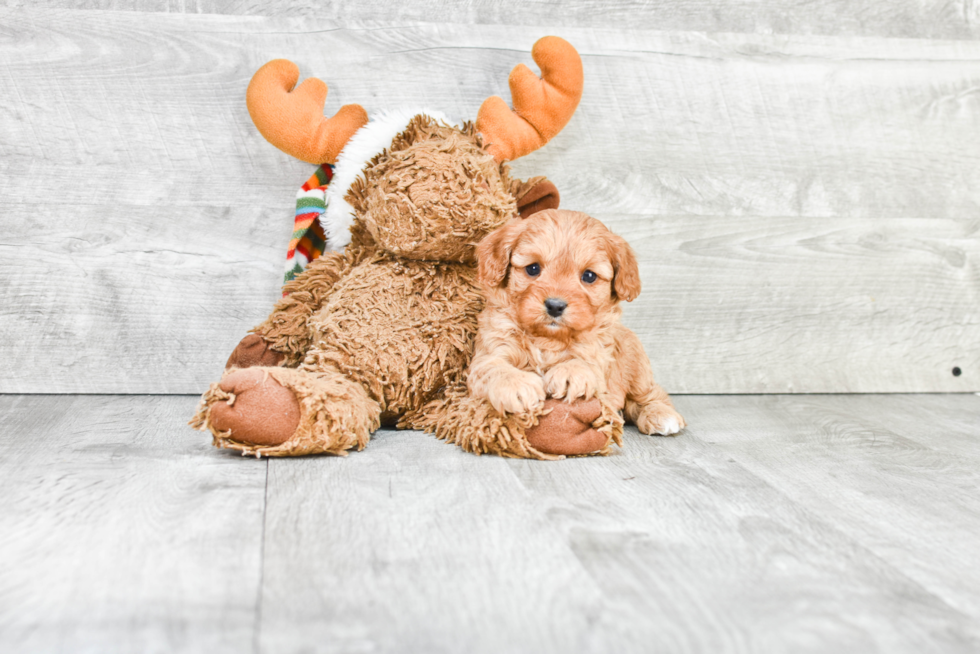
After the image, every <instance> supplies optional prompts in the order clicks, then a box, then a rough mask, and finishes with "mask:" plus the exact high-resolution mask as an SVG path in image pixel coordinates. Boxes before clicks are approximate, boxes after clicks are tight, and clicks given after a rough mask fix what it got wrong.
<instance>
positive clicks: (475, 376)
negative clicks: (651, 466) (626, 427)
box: [468, 209, 685, 435]
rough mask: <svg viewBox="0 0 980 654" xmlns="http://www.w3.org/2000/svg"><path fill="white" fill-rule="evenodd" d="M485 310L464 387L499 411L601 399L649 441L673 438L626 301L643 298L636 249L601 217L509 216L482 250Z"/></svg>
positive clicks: (667, 408) (679, 423) (666, 406)
mask: <svg viewBox="0 0 980 654" xmlns="http://www.w3.org/2000/svg"><path fill="white" fill-rule="evenodd" d="M477 257H478V258H479V280H480V283H481V284H482V285H483V287H484V291H485V293H486V298H487V304H486V308H485V309H484V310H483V313H481V314H480V317H479V328H478V331H477V336H476V351H475V353H474V357H473V361H472V363H471V364H470V368H469V375H468V385H469V391H470V393H471V394H472V395H473V396H475V397H481V398H486V400H487V401H489V402H490V404H491V405H492V406H493V407H494V408H495V409H496V410H497V411H499V412H501V413H505V412H506V413H522V412H527V411H531V410H534V409H536V408H538V407H539V406H540V405H541V404H543V403H544V401H545V399H546V398H547V397H549V396H550V397H553V398H564V399H565V400H566V401H568V402H571V401H572V400H576V399H578V398H583V399H586V400H588V399H590V398H592V397H599V398H600V399H601V400H603V401H606V402H608V403H609V404H611V405H612V406H613V407H616V408H618V409H621V410H625V411H624V412H625V416H626V419H627V420H629V421H631V422H633V423H634V424H636V426H637V428H638V429H639V430H640V431H642V432H643V433H645V434H664V435H670V434H676V433H677V432H679V431H680V430H681V429H682V428H683V427H684V426H685V423H684V418H682V417H681V415H680V414H679V413H677V411H675V410H674V406H673V404H672V403H671V401H670V397H669V396H668V395H667V393H666V391H664V390H663V389H662V388H661V387H660V386H658V385H657V384H656V382H654V381H653V371H652V370H651V368H650V360H649V359H648V358H647V356H646V353H645V352H644V351H643V345H642V344H641V343H640V339H639V338H637V336H636V334H634V333H633V332H632V331H630V330H629V329H627V328H626V327H624V326H623V325H622V324H620V321H619V319H620V315H621V314H622V310H621V309H620V307H619V302H620V301H621V300H626V301H627V302H630V301H632V300H633V299H634V298H635V297H636V296H638V295H639V294H640V275H639V270H638V268H637V265H636V257H635V255H634V254H633V250H632V248H630V246H629V244H627V243H626V241H624V240H623V239H622V238H620V237H619V236H617V235H615V234H613V233H612V232H610V231H609V230H608V229H606V226H605V225H603V224H602V223H601V222H599V221H598V220H596V219H595V218H591V217H589V216H587V215H585V214H584V213H578V212H574V211H562V210H555V209H549V210H546V211H540V212H538V213H535V214H533V215H531V216H530V217H528V218H523V219H519V218H518V219H513V220H511V221H510V222H508V223H507V224H505V225H504V226H502V227H500V228H498V229H497V230H495V231H493V232H491V233H490V234H489V235H488V236H487V237H486V238H485V239H484V240H483V241H482V242H481V243H480V245H479V247H478V248H477Z"/></svg>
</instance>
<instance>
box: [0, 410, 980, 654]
mask: <svg viewBox="0 0 980 654" xmlns="http://www.w3.org/2000/svg"><path fill="white" fill-rule="evenodd" d="M195 401H196V398H194V397H160V396H129V397H107V396H3V397H0V447H2V450H3V452H4V456H3V457H2V458H0V491H2V492H3V496H4V498H5V501H4V503H3V504H2V505H0V524H2V525H3V529H2V530H0V558H2V560H3V561H4V562H5V564H4V565H3V566H0V650H2V651H5V652H6V651H11V652H53V651H65V652H82V651H92V652H132V651H159V652H204V653H207V652H215V651H233V652H244V651H252V652H256V653H258V652H270V653H276V654H288V653H290V652H361V651H365V652H366V651H370V652H461V651H465V652H473V653H475V654H477V653H481V652H500V651H508V652H542V653H544V652H569V653H577V652H596V653H599V652H610V651H616V652H648V651H660V652H774V651H775V652H788V651H792V652H827V651H856V652H857V651H859V652H889V653H904V652H909V653H912V652H915V653H918V652H923V651H942V652H964V653H967V652H975V651H977V649H978V647H980V626H978V625H980V595H978V594H977V591H976V589H977V588H978V587H980V558H978V553H977V548H976V534H977V533H980V500H978V498H977V494H976V488H977V485H978V483H980V396H977V395H968V394H961V395H918V396H911V395H891V396H880V395H852V396H841V395H768V396H682V397H679V398H677V405H678V408H679V410H680V411H681V412H682V413H683V414H684V415H685V417H686V418H687V419H688V422H689V423H690V427H689V428H688V429H687V430H685V432H683V433H682V434H681V435H680V436H678V437H676V438H662V437H649V436H643V435H640V434H638V433H637V432H636V430H635V429H634V428H632V427H629V428H627V431H626V434H625V439H624V447H623V448H622V449H621V450H616V451H615V452H614V453H613V455H611V456H609V457H607V458H586V459H570V460H566V461H560V462H540V461H524V460H505V459H500V458H496V457H476V456H473V455H471V454H466V453H464V452H462V451H461V450H459V449H458V448H456V447H453V446H450V445H446V444H444V443H441V442H439V441H436V440H435V439H433V438H432V437H431V436H427V435H424V434H421V433H418V432H395V431H389V430H382V431H381V432H379V433H378V434H377V435H376V436H375V438H374V439H372V441H371V443H369V445H368V447H367V449H365V450H364V451H362V452H356V453H352V454H351V455H350V456H348V457H346V458H336V457H319V458H317V457H313V458H300V459H274V460H270V461H265V460H262V461H257V460H255V459H251V458H242V457H240V456H237V455H234V454H231V453H229V452H227V451H222V450H216V449H213V448H212V447H211V445H210V439H209V437H207V436H206V435H202V434H200V433H197V432H191V431H190V429H189V428H188V427H187V426H186V425H185V424H184V420H185V418H186V416H187V415H188V414H189V413H190V412H191V411H192V408H193V404H194V403H195Z"/></svg>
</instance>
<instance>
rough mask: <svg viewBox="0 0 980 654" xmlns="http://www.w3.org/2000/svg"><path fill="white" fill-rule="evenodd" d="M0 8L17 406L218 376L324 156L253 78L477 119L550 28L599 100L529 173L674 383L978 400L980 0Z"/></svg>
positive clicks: (4, 263)
mask: <svg viewBox="0 0 980 654" xmlns="http://www.w3.org/2000/svg"><path fill="white" fill-rule="evenodd" d="M267 5H273V6H271V7H269V6H267ZM0 6H2V8H0V359H2V360H3V361H4V365H3V369H2V372H0V392H5V393H195V392H199V391H201V390H203V388H205V386H206V384H207V383H208V382H210V381H212V380H213V379H215V378H216V377H217V376H218V374H219V373H220V370H221V367H222V364H223V362H224V360H225V358H226V357H227V355H228V353H229V352H230V350H231V348H232V347H233V346H234V344H235V343H236V342H237V341H238V339H239V338H240V337H241V336H242V335H243V334H244V333H245V331H246V330H247V329H248V328H249V327H251V326H252V325H254V324H255V323H257V322H258V321H259V320H261V319H262V317H264V315H265V314H266V313H267V312H268V310H269V308H270V307H271V305H272V303H273V301H274V300H275V298H276V297H277V295H278V288H279V283H280V277H281V268H282V263H283V258H284V252H285V246H286V242H287V240H288V237H289V230H290V227H291V220H292V218H291V213H292V204H293V201H294V200H293V198H294V194H295V190H296V188H297V187H298V185H299V184H301V183H302V182H303V181H304V180H305V179H306V177H307V176H308V174H309V172H310V169H311V167H310V166H309V165H307V164H303V163H301V162H298V161H295V160H292V159H290V158H289V157H288V156H286V155H284V154H282V153H280V152H279V151H278V150H276V149H275V148H273V147H272V146H271V145H269V144H268V143H266V142H265V141H264V140H263V139H262V137H261V136H259V135H258V133H257V132H256V130H255V129H254V127H253V126H252V124H251V122H250V120H249V117H248V114H247V112H246V110H245V105H244V90H245V86H246V84H247V82H248V80H249V78H250V76H251V74H252V73H253V72H254V71H255V70H256V69H257V68H258V67H259V66H260V65H261V64H263V63H264V62H265V61H267V60H269V59H272V58H274V57H287V58H290V59H292V60H294V61H296V62H297V63H298V64H299V66H300V69H301V71H302V73H303V75H304V76H308V75H316V76H319V77H321V78H323V79H324V80H325V81H327V83H328V84H329V86H330V89H331V90H330V97H329V99H328V110H329V111H333V110H335V109H336V107H338V106H339V105H340V104H341V103H347V102H358V103H361V104H363V105H364V106H365V107H366V108H367V109H368V110H369V111H372V110H378V109H383V108H386V107H393V106H425V107H432V108H438V109H441V110H443V111H445V112H446V113H448V114H450V115H453V116H456V117H459V118H465V119H469V118H472V117H474V116H475V114H476V110H477V108H478V107H479V105H480V103H481V102H482V100H483V99H484V98H485V97H487V96H489V95H493V94H503V95H505V96H506V94H507V86H506V79H507V74H508V72H509V70H510V69H511V67H512V66H514V65H515V64H516V63H519V62H525V63H528V64H531V63H532V62H531V60H530V56H529V50H530V47H531V45H532V44H533V43H534V41H535V40H536V39H537V38H538V37H540V36H542V35H545V34H558V35H560V36H563V37H565V38H566V39H568V40H570V41H571V42H572V43H573V44H574V45H575V46H576V47H577V48H578V49H579V51H580V52H581V54H582V57H583V61H584V65H585V75H586V85H585V92H584V97H583V100H582V104H581V106H580V108H579V110H578V112H577V113H576V115H575V117H574V118H573V119H572V121H571V123H570V124H569V125H568V127H567V128H566V129H565V130H564V131H563V132H562V133H561V134H560V135H559V136H558V137H557V138H556V139H555V140H554V141H553V142H552V143H551V144H549V145H548V146H547V147H546V148H544V149H543V150H540V151H538V152H536V153H534V154H532V155H530V156H528V157H525V158H524V159H522V160H519V161H517V162H515V165H514V169H515V171H516V172H517V174H518V175H520V176H530V175H535V174H546V175H548V176H549V177H550V178H551V179H552V180H553V181H554V182H555V183H556V184H557V185H558V187H559V188H560V189H561V191H562V197H563V206H565V207H566V208H574V209H578V210H582V211H586V212H589V213H591V214H592V215H594V216H596V217H597V218H600V219H601V220H603V221H606V222H607V223H608V224H609V225H610V226H611V227H612V228H613V229H614V230H616V231H618V232H619V233H621V234H623V235H624V236H625V237H626V238H627V239H628V240H630V241H631V242H632V243H633V245H634V247H635V248H636V250H637V251H638V252H639V253H640V255H641V258H642V275H643V279H644V283H645V288H644V293H643V294H642V295H641V297H640V298H639V299H638V300H637V301H636V302H634V303H633V304H632V305H629V306H628V307H627V310H626V321H627V323H628V324H629V325H630V326H631V327H633V328H634V329H636V330H637V332H639V333H640V334H641V335H642V337H643V340H644V342H645V344H646V346H647V349H648V353H649V354H650V356H651V359H652V360H653V362H654V366H655V371H656V372H657V374H658V377H659V379H660V380H661V382H662V383H663V384H664V385H665V386H666V387H667V388H668V389H669V390H670V391H672V392H676V393H770V392H772V393H782V392H898V391H912V392H919V391H978V390H980V267H978V266H980V165H978V164H980V154H978V153H980V149H978V147H977V146H978V143H980V92H978V90H980V43H978V42H977V41H976V39H977V38H978V37H980V5H978V4H977V3H973V2H966V1H964V2H952V3H950V2H939V1H937V0H914V1H913V0H904V1H897V0H894V1H889V2H880V1H879V2H875V1H872V0H858V1H854V2H848V1H845V0H822V1H820V2H815V3H814V2H799V1H791V0H783V1H775V0H774V1H771V2H755V1H749V0H737V1H735V2H714V1H712V2H700V1H699V2H684V3H669V2H663V3H655V4H652V5H651V4H648V3H631V2H611V3H604V2H603V3H600V2H595V1H592V2H577V3H565V2H562V3H558V2H490V1H489V0H484V1H479V2H477V1H474V2H459V3H445V4H443V3H436V2H434V1H426V2H419V3H397V2H384V1H382V0H373V1H370V2H363V3H333V4H330V5H327V6H326V7H323V8H322V9H319V10H317V11H316V12H313V11H310V10H308V9H304V7H305V6H306V5H305V4H302V5H301V3H259V2H232V1H226V2H223V1H221V0H213V1H211V2H176V1H174V2H166V1H160V2H145V3H143V2H136V1H135V0H133V1H130V2H125V1H122V0H120V1H118V2H114V1H110V0H106V1H104V2H97V1H93V2H82V3H67V2H31V3H27V2H7V3H3V4H2V5H0ZM79 6H82V7H87V9H79V8H77V7H79ZM167 12H170V13H167ZM954 367H956V368H958V369H959V370H960V371H961V374H960V375H959V376H954V375H953V374H952V370H953V368H954Z"/></svg>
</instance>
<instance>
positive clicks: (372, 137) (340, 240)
mask: <svg viewBox="0 0 980 654" xmlns="http://www.w3.org/2000/svg"><path fill="white" fill-rule="evenodd" d="M419 114H425V115H427V116H429V117H431V118H433V119H435V120H437V121H441V122H445V123H447V124H450V125H452V124H454V123H452V122H451V121H450V120H449V119H448V118H446V116H445V114H443V113H442V112H439V111H428V110H425V109H423V110H418V111H412V110H409V109H395V110H393V111H382V112H379V113H377V114H375V115H373V116H372V117H371V120H370V121H369V122H368V124H367V125H365V126H364V127H362V128H361V129H359V130H357V132H355V133H354V136H352V137H351V138H350V140H349V141H347V145H345V146H344V149H343V150H342V151H341V152H340V155H339V156H338V157H337V163H336V164H335V165H334V169H333V179H331V180H330V186H328V187H327V197H326V201H327V210H326V211H325V212H324V213H323V215H322V216H321V217H320V224H321V225H323V231H324V232H325V233H326V235H327V249H329V250H336V251H339V250H343V249H344V247H346V246H347V244H348V243H350V228H351V225H353V224H354V208H353V207H351V206H350V205H349V204H348V203H347V201H346V200H344V196H345V195H347V190H348V189H349V188H350V187H351V185H352V184H353V183H354V180H356V179H357V177H358V176H359V175H360V174H361V171H363V170H364V168H365V166H367V164H368V162H369V161H371V159H373V158H374V157H375V156H376V155H377V154H379V153H380V152H382V151H383V150H385V149H386V148H388V147H389V146H390V145H391V142H392V141H393V140H394V138H395V137H396V136H398V135H399V134H400V133H402V132H403V131H405V128H406V127H408V121H410V120H411V119H412V118H414V117H415V116H417V115H419Z"/></svg>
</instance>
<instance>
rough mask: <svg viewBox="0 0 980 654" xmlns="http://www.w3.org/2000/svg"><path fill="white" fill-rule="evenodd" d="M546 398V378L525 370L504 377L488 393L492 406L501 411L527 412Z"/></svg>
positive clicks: (542, 402)
mask: <svg viewBox="0 0 980 654" xmlns="http://www.w3.org/2000/svg"><path fill="white" fill-rule="evenodd" d="M544 398H545V390H544V380H543V379H541V377H539V376H538V375H536V374H534V373H533V372H524V371H523V370H515V371H514V372H512V373H510V374H508V375H507V376H505V377H503V378H502V379H500V380H499V381H498V382H497V383H496V384H494V386H493V387H492V388H490V389H489V392H488V393H487V399H488V400H489V401H490V404H491V406H493V408H494V409H496V410H497V411H499V412H500V413H527V412H529V411H531V410H532V409H535V408H537V407H539V406H541V405H542V404H544Z"/></svg>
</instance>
